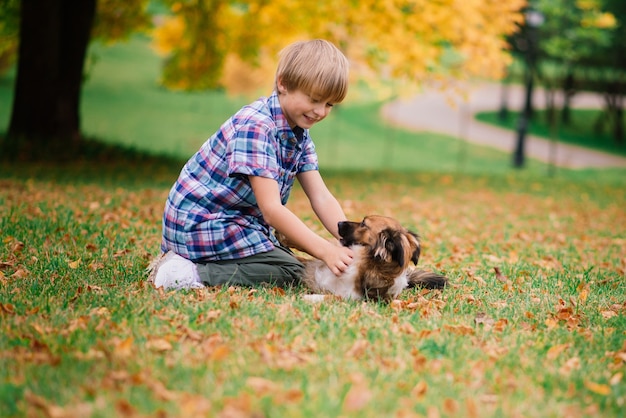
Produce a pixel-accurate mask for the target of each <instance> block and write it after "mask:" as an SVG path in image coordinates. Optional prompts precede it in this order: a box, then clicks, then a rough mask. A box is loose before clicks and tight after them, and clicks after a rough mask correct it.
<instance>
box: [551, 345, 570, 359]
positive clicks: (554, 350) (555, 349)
mask: <svg viewBox="0 0 626 418" xmlns="http://www.w3.org/2000/svg"><path fill="white" fill-rule="evenodd" d="M568 347H569V344H559V345H554V346H552V347H550V349H549V350H548V353H547V354H546V357H547V358H548V360H554V359H555V358H557V357H558V356H559V354H561V353H562V352H563V351H565V350H566V349H567V348H568Z"/></svg>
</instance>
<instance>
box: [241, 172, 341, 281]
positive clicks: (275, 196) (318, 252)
mask: <svg viewBox="0 0 626 418" xmlns="http://www.w3.org/2000/svg"><path fill="white" fill-rule="evenodd" d="M249 179H250V184H251V186H252V190H253V191H254V196H255V197H256V200H257V203H258V204H259V209H261V213H262V214H263V219H265V222H267V223H268V224H269V225H270V226H272V227H274V228H276V230H278V231H279V232H281V233H282V234H283V235H285V236H286V237H287V238H288V239H289V240H290V241H291V242H293V243H294V244H295V245H296V246H297V247H298V248H301V249H302V250H304V251H305V252H306V253H308V254H310V255H311V256H313V257H315V258H318V259H320V260H322V261H324V263H326V265H327V266H328V267H329V268H330V269H331V271H332V272H333V273H334V274H335V275H339V274H341V273H342V272H343V271H345V270H346V268H348V266H349V265H350V263H351V262H352V251H351V250H350V249H349V248H345V247H337V246H336V245H333V244H332V243H330V242H328V241H327V240H325V239H324V238H322V237H320V236H319V235H317V234H316V233H315V232H313V231H311V230H310V229H309V228H308V227H307V226H306V225H305V224H304V222H302V221H301V220H300V219H299V218H298V217H297V216H296V215H294V213H293V212H291V211H290V210H289V209H287V208H286V207H285V206H283V204H282V202H281V200H280V192H279V190H278V183H277V182H276V181H275V180H273V179H269V178H264V177H256V176H249ZM335 229H337V226H335Z"/></svg>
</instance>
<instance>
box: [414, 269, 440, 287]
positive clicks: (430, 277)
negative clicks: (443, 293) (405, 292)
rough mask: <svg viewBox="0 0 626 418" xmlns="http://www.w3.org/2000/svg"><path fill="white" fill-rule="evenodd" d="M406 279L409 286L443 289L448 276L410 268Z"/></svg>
mask: <svg viewBox="0 0 626 418" xmlns="http://www.w3.org/2000/svg"><path fill="white" fill-rule="evenodd" d="M407 279H408V282H409V286H408V287H409V288H411V287H423V288H426V289H443V288H444V287H446V285H447V284H448V278H447V277H446V276H442V275H441V274H438V273H434V272H432V271H426V270H411V272H410V273H409V277H407Z"/></svg>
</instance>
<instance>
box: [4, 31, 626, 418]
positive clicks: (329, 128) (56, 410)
mask: <svg viewBox="0 0 626 418" xmlns="http://www.w3.org/2000/svg"><path fill="white" fill-rule="evenodd" d="M95 48H96V49H94V52H96V50H97V54H98V56H99V57H100V59H99V62H98V63H97V65H96V66H95V67H94V68H93V69H92V70H91V72H90V79H89V82H88V84H87V87H86V89H85V100H84V102H83V106H84V123H85V125H84V126H85V129H86V131H88V132H89V133H90V135H93V136H95V137H98V138H100V139H102V140H106V141H110V142H111V143H117V144H122V145H132V146H135V147H137V148H139V149H145V150H149V151H151V152H153V153H166V154H171V156H172V157H173V158H171V159H168V158H155V159H151V158H148V157H145V156H141V155H137V154H133V153H124V152H122V153H120V154H114V155H118V156H117V157H116V158H115V159H114V160H113V161H111V160H109V161H105V162H103V161H99V160H95V161H85V160H77V161H72V162H67V163H65V164H63V165H58V164H57V165H55V164H50V163H45V162H39V163H28V164H25V163H9V162H4V163H3V164H1V165H0V416H3V417H4V416H6V417H19V416H81V417H83V416H93V417H110V416H185V417H187V416H268V417H274V416H290V417H318V416H325V417H339V416H341V417H357V416H358V417H380V416H444V417H445V416H450V417H452V416H467V417H503V416H507V417H508V416H525V417H561V416H602V417H618V416H621V415H622V414H623V408H624V403H625V402H626V380H625V377H624V372H625V371H626V362H625V360H624V359H625V356H626V347H625V346H624V342H625V334H624V330H625V329H626V319H625V314H626V304H625V302H624V301H625V300H626V287H625V286H624V278H625V272H626V265H625V264H624V254H623V248H624V244H625V239H624V237H625V236H626V231H625V229H624V226H625V225H626V212H625V211H624V205H625V204H626V187H624V186H625V180H624V179H625V178H626V177H625V176H624V174H625V170H618V169H614V170H580V171H574V170H565V169H563V170H559V172H558V175H557V176H556V177H548V176H546V174H545V173H546V171H545V170H546V167H545V166H544V165H541V164H539V163H536V162H533V163H531V164H530V166H529V168H528V169H527V170H524V171H513V170H512V169H510V168H509V167H510V157H509V156H508V155H505V154H503V153H499V152H497V151H492V150H489V149H485V148H479V147H475V146H473V145H471V144H466V143H461V142H459V141H457V140H455V139H453V138H450V137H445V136H439V135H433V134H428V133H424V134H414V133H409V132H406V131H402V130H390V129H389V128H388V127H386V126H384V125H382V124H380V122H378V116H377V109H378V105H377V104H371V103H348V104H346V105H345V106H338V108H337V109H336V110H334V111H333V114H332V118H331V119H330V120H328V121H327V122H324V124H321V125H320V126H319V127H316V129H315V132H314V137H315V139H316V143H317V147H318V151H319V154H320V159H321V160H322V165H323V174H324V178H325V180H326V182H327V184H328V186H329V188H330V189H331V190H332V191H333V192H334V194H335V195H336V196H337V197H338V199H339V201H340V202H341V204H342V206H343V207H344V210H345V211H346V214H347V216H348V217H349V218H351V219H359V218H361V217H362V216H363V215H365V214H370V213H380V214H387V215H391V216H394V217H396V218H398V219H399V220H400V221H401V222H402V223H403V224H404V225H406V226H407V227H409V228H410V229H412V230H414V231H416V232H419V233H420V235H421V237H422V242H423V253H422V257H421V260H420V264H421V266H422V267H423V268H428V269H433V270H436V271H439V272H443V273H445V274H446V275H447V276H448V277H449V278H450V280H451V285H450V286H449V287H448V288H447V289H446V290H444V291H443V292H420V291H418V290H412V291H407V292H404V293H403V294H402V295H401V296H400V298H399V300H398V301H394V302H393V303H391V304H389V305H385V304H376V303H355V302H345V301H344V302H341V301H329V302H327V303H324V304H321V305H312V304H309V303H306V302H305V301H304V300H303V299H302V298H301V295H302V294H303V293H304V292H305V289H302V288H299V287H296V288H292V289H286V290H279V289H274V288H258V289H245V288H207V289H203V290H198V291H188V292H186V291H182V292H170V293H164V292H160V291H156V290H155V289H153V288H152V287H150V286H149V285H148V284H147V283H146V282H145V280H144V278H145V273H144V269H145V267H146V266H147V264H148V262H149V260H150V259H151V258H152V257H153V256H154V255H155V254H156V253H157V252H158V247H159V242H160V222H161V220H160V218H161V211H162V208H163V204H164V201H165V198H166V195H167V191H168V189H169V187H170V186H171V184H172V182H173V181H174V180H175V178H176V176H177V175H178V171H179V170H180V167H181V164H182V162H181V161H182V159H185V158H187V157H188V156H189V155H190V153H192V152H194V151H195V149H196V148H197V146H198V145H199V144H200V143H201V142H202V141H203V139H204V138H205V137H206V136H208V135H210V134H211V133H212V131H213V130H215V128H216V124H219V123H221V121H222V120H223V119H224V117H227V116H225V114H229V113H230V112H231V111H232V110H233V109H235V108H237V107H238V106H239V105H240V104H241V103H245V101H246V100H244V99H243V98H240V99H229V98H227V97H226V96H224V95H223V94H221V93H197V94H193V95H185V94H182V93H172V92H167V91H164V90H161V89H160V88H159V87H158V86H157V83H156V79H157V76H158V71H157V70H155V66H158V62H157V60H156V59H154V57H153V56H152V54H151V53H149V51H148V50H146V49H145V42H143V41H139V40H134V41H133V42H132V43H130V44H127V45H120V46H116V47H113V48H104V47H102V46H96V47H95ZM129 62H130V63H131V64H132V65H130V67H127V65H128V63H129ZM9 85H10V83H8V82H7V78H0V97H1V98H2V100H0V118H1V117H4V115H5V113H4V112H3V111H4V106H8V105H7V104H6V103H5V101H4V98H6V97H7V96H8V95H9V94H10V93H9V92H8V91H9V90H10V87H9ZM98 92H99V93H98ZM227 107H231V108H230V109H226V108H227ZM214 108H215V109H217V110H215V112H214V111H212V109H214ZM220 112H223V113H220ZM218 113H219V114H218ZM355 150H356V152H355ZM289 207H290V208H291V209H292V210H293V211H294V212H295V213H297V214H298V216H300V217H301V218H302V219H304V221H305V222H306V223H307V224H308V225H309V226H310V227H311V228H313V229H314V230H316V231H320V229H321V226H320V224H319V223H318V222H317V221H315V216H314V213H313V212H312V210H311V208H310V206H309V205H308V203H307V201H306V198H305V196H304V193H303V192H302V190H301V189H300V188H298V187H296V188H295V189H294V191H293V193H292V196H291V199H290V202H289ZM496 268H497V269H498V271H499V272H500V273H499V274H497V273H496Z"/></svg>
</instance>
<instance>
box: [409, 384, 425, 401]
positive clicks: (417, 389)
mask: <svg viewBox="0 0 626 418" xmlns="http://www.w3.org/2000/svg"><path fill="white" fill-rule="evenodd" d="M427 391H428V384H427V383H426V382H424V381H423V380H420V381H419V382H417V384H416V385H415V386H414V387H413V389H411V395H413V396H414V397H416V398H419V397H422V396H424V395H425V394H426V392H427Z"/></svg>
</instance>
